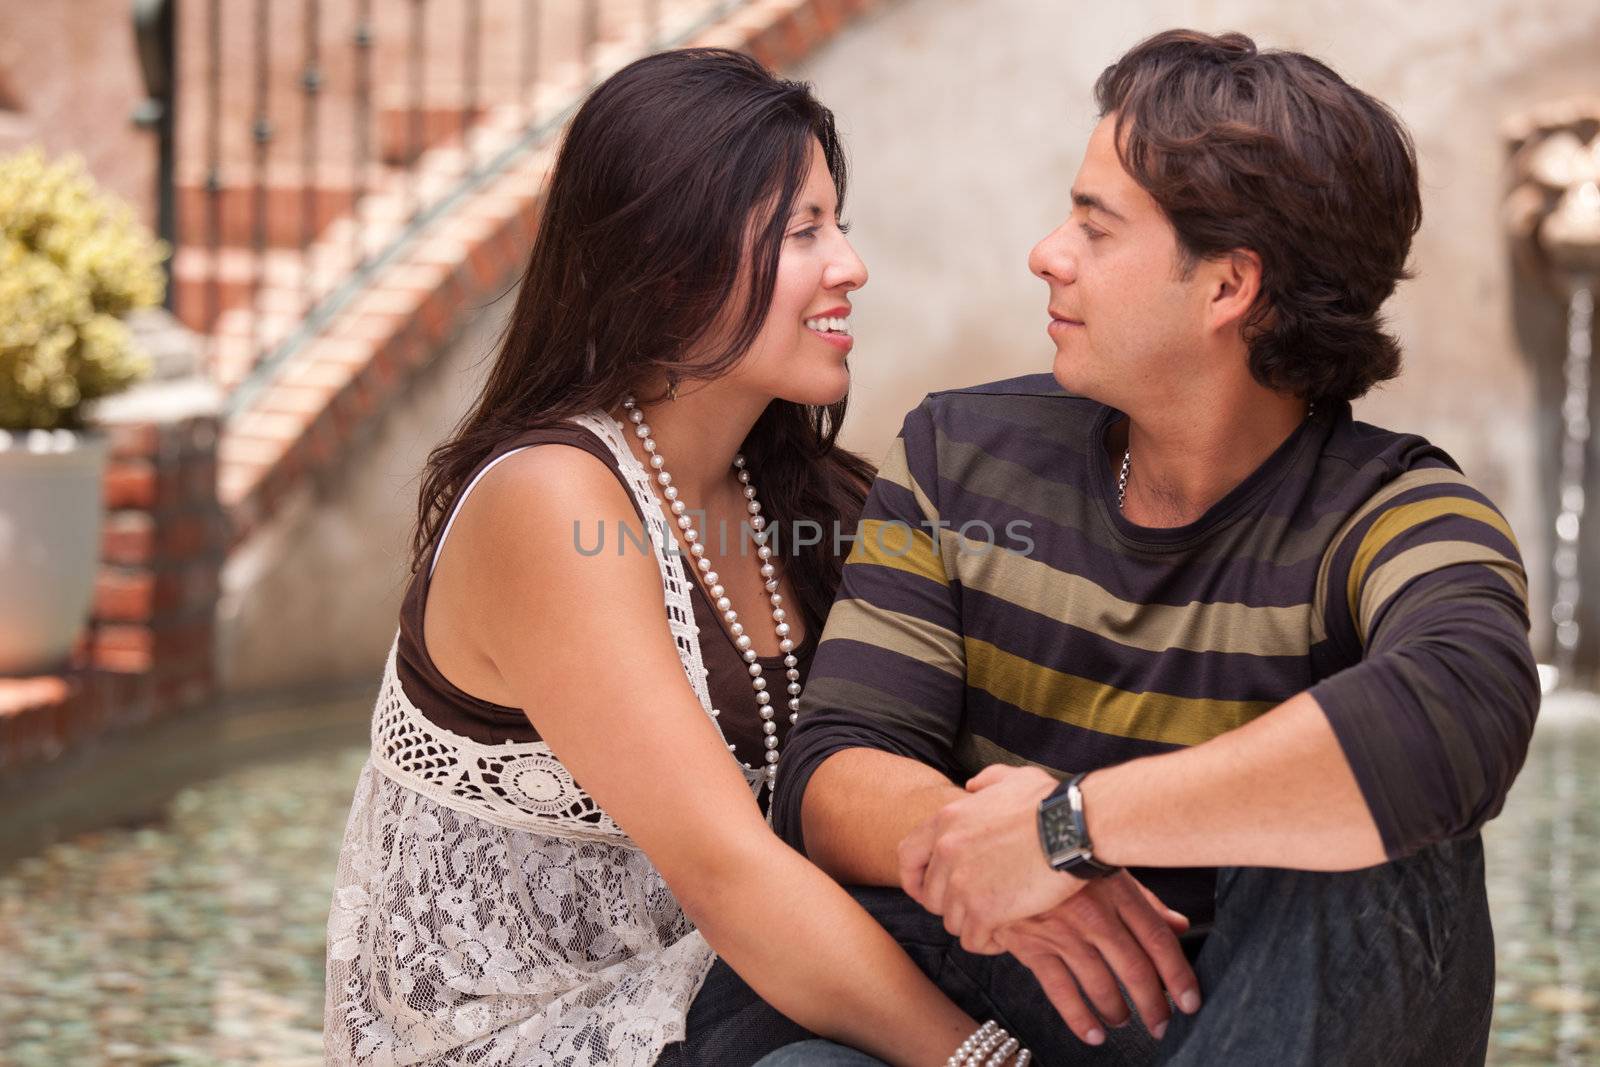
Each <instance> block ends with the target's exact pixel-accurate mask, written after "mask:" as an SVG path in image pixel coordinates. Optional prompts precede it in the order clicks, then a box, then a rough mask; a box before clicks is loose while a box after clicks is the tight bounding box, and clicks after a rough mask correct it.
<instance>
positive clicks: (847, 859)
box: [800, 748, 966, 886]
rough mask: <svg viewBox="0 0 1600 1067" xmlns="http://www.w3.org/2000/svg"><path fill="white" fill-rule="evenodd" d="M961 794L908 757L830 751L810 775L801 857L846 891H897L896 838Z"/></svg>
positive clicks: (962, 793)
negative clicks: (852, 887)
mask: <svg viewBox="0 0 1600 1067" xmlns="http://www.w3.org/2000/svg"><path fill="white" fill-rule="evenodd" d="M965 795H966V793H965V791H964V790H962V788H961V787H960V786H958V785H955V784H953V783H952V782H951V781H950V779H948V778H946V777H945V776H944V775H942V774H940V773H939V772H938V771H936V770H934V769H933V768H932V767H929V766H928V765H927V764H925V763H919V762H918V761H916V760H914V759H908V758H906V757H905V756H897V755H894V754H893V753H890V752H880V751H878V750H877V749H870V748H847V749H844V750H843V751H840V752H836V753H834V754H833V755H831V756H829V757H828V758H827V759H826V760H824V761H823V762H822V764H821V765H820V766H819V767H817V769H816V771H815V772H813V774H812V776H811V781H810V782H809V783H807V785H806V792H805V797H804V798H803V799H802V801H801V807H800V817H801V822H802V825H803V826H804V828H805V841H806V855H807V856H808V857H809V858H810V859H811V861H812V862H813V863H815V864H816V865H817V866H818V867H821V868H822V869H823V870H824V871H827V872H828V873H829V874H830V875H832V876H833V878H834V879H835V880H836V881H838V882H841V883H844V884H846V885H886V886H897V885H899V884H900V867H899V861H898V859H897V857H896V852H895V850H896V849H897V848H898V847H899V845H900V841H901V839H902V838H904V837H905V836H906V834H908V833H910V832H911V830H912V828H913V827H915V826H917V825H918V824H919V823H921V822H922V821H923V820H924V819H926V818H928V817H929V816H930V815H932V814H933V813H934V812H936V811H938V810H939V809H940V808H941V807H943V806H944V805H945V804H948V803H949V802H950V801H952V800H958V799H960V798H961V797H963V796H965Z"/></svg>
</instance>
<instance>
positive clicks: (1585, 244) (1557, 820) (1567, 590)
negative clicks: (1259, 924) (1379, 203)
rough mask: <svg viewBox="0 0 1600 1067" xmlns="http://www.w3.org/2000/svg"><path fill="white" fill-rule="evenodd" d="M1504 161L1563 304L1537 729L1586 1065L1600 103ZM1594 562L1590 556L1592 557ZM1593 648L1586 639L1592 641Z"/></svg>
mask: <svg viewBox="0 0 1600 1067" xmlns="http://www.w3.org/2000/svg"><path fill="white" fill-rule="evenodd" d="M1519 125H1520V126H1521V128H1520V129H1519V130H1517V131H1516V132H1514V133H1513V137H1512V139H1513V146H1514V153H1513V157H1512V165H1513V168H1514V171H1515V172H1516V176H1517V178H1518V180H1519V181H1520V183H1521V184H1520V185H1518V186H1517V187H1516V188H1515V189H1514V190H1513V192H1512V194H1511V197H1510V198H1509V199H1508V208H1509V222H1510V224H1511V230H1512V235H1513V239H1514V247H1515V248H1516V250H1517V252H1518V253H1519V255H1518V258H1519V260H1520V263H1521V266H1522V267H1523V271H1524V273H1525V274H1528V275H1531V276H1534V277H1537V278H1539V279H1540V280H1541V281H1543V282H1544V284H1545V287H1546V288H1547V289H1553V290H1554V291H1555V292H1557V293H1559V294H1561V295H1562V296H1564V297H1565V299H1566V323H1565V325H1566V331H1565V333H1566V359H1565V362H1564V364H1563V367H1562V377H1563V383H1562V384H1563V391H1562V394H1561V406H1560V420H1561V429H1562V437H1561V445H1560V449H1559V451H1558V452H1557V456H1556V460H1557V462H1556V465H1557V468H1558V469H1557V481H1556V494H1557V495H1556V517H1555V531H1554V532H1555V541H1554V545H1553V548H1552V552H1551V568H1552V571H1553V577H1554V589H1553V595H1552V597H1551V604H1550V621H1551V623H1552V625H1553V636H1554V641H1553V660H1554V662H1553V664H1552V667H1553V669H1552V670H1549V671H1543V669H1541V671H1542V673H1545V675H1546V682H1547V696H1546V698H1545V706H1544V709H1543V713H1542V716H1541V717H1542V720H1543V721H1542V726H1541V729H1542V730H1543V731H1544V732H1546V733H1548V732H1550V731H1555V732H1556V734H1557V737H1556V744H1555V745H1554V746H1553V749H1552V751H1551V757H1550V761H1549V764H1548V768H1547V770H1548V774H1549V785H1550V788H1551V793H1552V799H1553V801H1554V804H1553V805H1552V809H1551V813H1550V839H1549V868H1548V873H1549V882H1548V887H1549V898H1548V899H1549V923H1550V926H1549V929H1550V935H1551V942H1552V944H1551V948H1552V955H1553V956H1554V963H1555V968H1554V975H1553V977H1554V980H1555V989H1556V995H1555V997H1554V998H1553V1000H1550V1001H1548V1003H1550V1006H1551V1007H1553V1008H1554V1009H1555V1010H1556V1011H1557V1013H1558V1019H1557V1020H1556V1025H1555V1028H1554V1029H1555V1033H1554V1042H1553V1044H1554V1047H1553V1049H1551V1051H1552V1052H1553V1053H1554V1057H1555V1062H1556V1063H1557V1064H1558V1065H1559V1067H1578V1065H1579V1064H1580V1063H1583V1062H1587V1057H1588V1054H1589V1051H1591V1050H1592V1047H1593V1046H1592V1045H1590V1043H1589V1040H1588V1038H1589V1030H1590V1022H1589V1015H1588V1005H1589V999H1590V997H1589V994H1588V992H1587V991H1586V989H1585V984H1586V983H1585V978H1586V973H1585V972H1586V962H1585V958H1584V953H1583V951H1582V949H1581V947H1580V943H1581V942H1582V941H1583V940H1584V939H1585V937H1586V935H1585V933H1584V931H1583V929H1582V927H1583V924H1584V921H1585V920H1586V919H1587V918H1588V914H1587V908H1588V903H1587V902H1586V901H1585V899H1584V893H1583V882H1584V878H1585V877H1586V876H1585V874H1584V872H1583V871H1581V870H1579V869H1577V865H1576V864H1575V863H1574V858H1575V857H1576V856H1578V855H1579V854H1580V852H1581V850H1582V847H1583V844H1584V842H1583V841H1582V839H1581V838H1582V832H1583V828H1582V827H1580V825H1579V821H1580V818H1581V817H1582V814H1581V808H1582V805H1583V803H1584V801H1583V799H1582V795H1583V793H1584V792H1585V790H1583V789H1582V788H1580V786H1582V784H1583V783H1582V782H1581V781H1580V768H1579V766H1578V757H1577V755H1576V752H1577V749H1578V745H1577V744H1576V742H1577V740H1578V734H1579V732H1580V731H1582V730H1585V729H1591V730H1592V728H1593V725H1594V723H1593V720H1594V717H1595V708H1596V706H1597V698H1596V696H1595V695H1594V693H1592V692H1589V691H1587V690H1588V688H1589V687H1588V686H1586V685H1585V684H1584V683H1585V681H1586V680H1591V676H1592V672H1593V670H1594V667H1595V663H1594V662H1593V659H1594V656H1593V654H1592V650H1591V649H1589V648H1587V647H1585V646H1584V645H1583V644H1582V641H1583V636H1584V631H1583V625H1582V617H1581V616H1580V613H1579V608H1580V604H1581V596H1582V590H1583V586H1582V582H1583V577H1584V566H1583V564H1584V560H1585V553H1584V551H1583V539H1582V535H1583V519H1584V511H1585V506H1586V503H1587V486H1588V478H1589V470H1588V468H1589V462H1588V459H1589V438H1590V435H1591V430H1592V426H1591V419H1590V382H1591V364H1592V361H1593V356H1594V295H1595V289H1596V285H1597V280H1600V101H1588V102H1574V101H1568V102H1564V103H1561V104H1557V105H1554V106H1553V107H1551V108H1547V109H1545V110H1544V112H1543V113H1542V114H1541V115H1537V116H1534V117H1532V118H1531V119H1528V120H1523V121H1521V122H1520V123H1519ZM1591 555H1592V554H1591ZM1591 641H1592V638H1591Z"/></svg>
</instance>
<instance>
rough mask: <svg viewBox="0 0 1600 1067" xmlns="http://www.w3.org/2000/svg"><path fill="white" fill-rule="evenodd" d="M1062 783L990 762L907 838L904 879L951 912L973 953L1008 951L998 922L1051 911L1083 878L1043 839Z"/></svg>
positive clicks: (912, 892) (920, 898)
mask: <svg viewBox="0 0 1600 1067" xmlns="http://www.w3.org/2000/svg"><path fill="white" fill-rule="evenodd" d="M1056 785H1057V782H1056V780H1055V779H1054V778H1052V777H1051V776H1050V775H1048V774H1046V773H1045V772H1044V771H1042V770H1039V769H1038V768H1036V767H1007V766H1004V765H1000V764H996V765H994V766H991V767H988V768H986V769H985V770H984V771H983V772H982V773H981V774H979V775H978V776H977V777H975V778H973V779H972V780H971V781H970V782H968V783H967V791H968V793H969V794H970V795H969V796H967V797H964V798H962V799H961V800H957V801H953V802H952V803H949V804H946V805H945V806H944V807H943V808H940V809H939V811H938V812H937V813H936V814H935V815H934V816H933V817H932V818H930V819H928V820H927V821H926V822H924V823H923V824H922V825H920V826H918V827H917V828H916V829H915V830H913V831H911V833H910V834H909V835H907V837H906V839H905V840H904V841H902V842H901V843H900V852H899V855H900V884H901V886H902V888H904V889H905V891H906V893H907V894H908V895H909V896H910V897H911V898H912V899H913V900H915V901H916V902H917V903H919V904H921V905H922V906H923V907H924V908H926V909H927V910H928V911H930V912H932V913H934V914H935V915H942V916H944V926H945V929H946V930H948V931H950V933H951V934H953V935H955V936H956V937H959V938H960V939H961V947H962V948H964V949H966V950H967V951H968V952H982V953H989V954H994V953H998V952H1001V951H1003V949H1002V948H1001V946H1000V945H999V944H998V943H997V942H996V941H995V939H994V934H995V931H996V929H997V928H999V927H1001V926H1004V925H1006V924H1008V923H1013V922H1017V921H1019V920H1021V919H1027V918H1031V917H1032V916H1035V915H1038V914H1040V913H1042V912H1046V911H1049V910H1050V909H1051V908H1054V907H1056V906H1057V905H1058V904H1060V903H1062V902H1063V901H1065V900H1066V899H1067V898H1069V897H1071V896H1072V895H1073V894H1074V893H1077V892H1078V891H1079V890H1081V889H1082V888H1083V886H1084V882H1083V880H1082V879H1079V878H1075V877H1073V876H1072V875H1070V874H1065V873H1063V872H1061V871H1057V870H1053V869H1052V868H1051V867H1050V864H1049V861H1048V860H1047V859H1046V857H1045V854H1044V850H1043V849H1042V848H1041V847H1040V845H1039V831H1038V821H1037V820H1038V811H1039V802H1040V801H1041V800H1043V799H1044V798H1045V797H1047V796H1049V795H1050V793H1051V792H1052V791H1054V789H1055V788H1056Z"/></svg>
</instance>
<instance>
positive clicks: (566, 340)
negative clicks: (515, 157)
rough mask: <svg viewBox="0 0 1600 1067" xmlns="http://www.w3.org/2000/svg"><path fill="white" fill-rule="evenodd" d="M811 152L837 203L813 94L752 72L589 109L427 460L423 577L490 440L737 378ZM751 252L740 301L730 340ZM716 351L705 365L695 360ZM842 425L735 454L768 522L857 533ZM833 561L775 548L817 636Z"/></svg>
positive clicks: (765, 432)
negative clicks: (487, 343)
mask: <svg viewBox="0 0 1600 1067" xmlns="http://www.w3.org/2000/svg"><path fill="white" fill-rule="evenodd" d="M813 140H815V141H817V142H820V143H821V145H822V150H823V153H824V155H825V157H826V159H827V162H828V170H829V173H830V174H831V176H832V178H833V183H834V187H835V189H836V190H837V191H838V194H839V202H840V204H841V205H842V204H843V202H844V190H845V160H844V152H843V149H842V147H841V146H840V144H839V138H838V134H837V133H836V132H835V129H834V122H833V114H832V112H830V111H829V110H828V109H827V108H825V107H823V106H822V105H821V104H820V103H818V102H817V100H816V99H815V98H814V97H813V96H812V95H811V91H810V89H809V87H808V86H806V85H803V84H800V83H796V82H791V81H785V80H783V79H780V78H775V77H773V76H772V75H771V74H770V73H768V72H767V71H766V70H765V69H763V68H762V66H761V65H760V64H759V63H757V62H756V61H755V60H754V59H751V58H750V57H749V56H746V55H742V54H740V53H737V52H729V51H723V50H720V49H683V50H679V51H672V52H662V53H658V54H656V55H652V56H647V57H645V58H643V59H640V60H637V61H636V62H634V63H631V64H629V65H628V66H627V67H624V68H623V69H622V70H620V71H618V72H617V73H616V74H614V75H612V76H611V77H610V78H607V79H606V80H605V81H604V82H603V83H601V84H600V85H599V86H598V87H597V88H596V89H595V90H594V92H593V93H591V94H590V96H589V98H588V99H587V100H586V101H585V102H584V104H583V106H582V107H581V108H580V109H579V110H578V113H577V115H576V116H575V117H574V118H573V120H572V124H571V126H570V127H569V128H568V130H567V134H566V138H565V141H564V143H563V144H562V147H561V152H560V155H559V157H558V158H557V160H556V165H555V169H554V172H553V173H552V175H551V178H550V189H549V194H548V197H547V198H546V201H545V206H544V212H543V217H542V220H541V224H540V226H539V232H538V236H537V237H536V238H535V241H534V246H533V253H532V255H531V256H530V258H529V261H528V267H527V270H526V271H525V273H524V275H523V279H522V284H521V291H520V292H519V294H518V296H517V303H516V307H515V309H514V310H513V312H512V315H511V320H510V323H509V324H508V326H507V329H506V333H505V336H504V338H503V340H502V342H501V344H500V350H499V355H498V357H497V358H496V360H495V364H494V368H493V370H492V371H491V372H490V374H489V378H488V381H487V382H486V383H485V384H484V388H483V392H482V394H481V395H480V396H479V398H478V401H477V404H476V405H475V406H474V407H473V409H472V410H471V411H470V412H469V413H468V414H467V416H466V417H465V418H464V419H463V420H462V421H461V423H460V425H459V426H457V427H456V430H455V432H454V433H453V434H452V435H451V437H450V439H449V440H448V441H446V442H445V443H444V444H442V445H440V446H438V447H437V448H435V449H434V450H433V452H432V453H431V454H430V455H429V457H428V463H427V467H426V470H425V472H424V475H423V479H422V490H421V493H420V496H419V499H418V502H417V525H416V530H415V532H414V535H413V539H412V553H413V555H412V567H413V569H414V570H415V569H417V568H419V567H421V566H423V565H424V562H425V560H426V559H427V556H428V551H429V548H430V546H431V545H432V544H433V543H434V539H435V538H436V537H437V536H438V533H439V529H440V527H441V525H442V524H443V522H444V519H445V517H446V516H448V515H449V513H450V511H451V508H452V507H453V506H454V504H455V501H456V498H457V496H458V495H459V494H460V492H461V490H462V488H463V487H464V486H465V485H466V483H467V480H468V479H469V478H470V477H471V476H472V474H473V472H474V471H475V470H476V469H477V468H478V467H479V466H480V465H481V464H482V463H483V461H484V460H485V459H486V458H488V456H489V454H490V452H491V451H493V449H494V448H495V447H496V446H497V445H499V444H500V443H501V442H503V441H505V440H506V439H508V438H510V437H513V436H515V435H516V434H518V433H521V432H523V431H525V430H529V429H533V428H536V427H543V426H551V425H554V424H556V423H559V422H561V421H562V420H564V419H567V418H569V417H571V416H573V415H577V414H580V413H582V412H586V411H593V410H596V409H600V410H611V409H613V408H614V407H615V406H616V405H617V404H618V403H620V402H621V400H622V398H623V397H624V396H625V395H627V394H628V393H629V392H636V391H638V390H639V389H640V388H641V387H642V385H643V384H644V383H645V382H648V381H659V380H660V379H661V377H663V375H668V376H671V377H673V378H676V379H677V380H686V379H710V378H715V377H717V376H719V375H721V374H724V373H726V372H727V371H728V370H729V369H730V368H731V367H732V366H733V365H734V364H735V363H737V362H738V360H739V359H740V357H742V356H743V355H744V353H745V352H746V351H747V350H748V349H749V348H750V346H751V344H752V343H753V342H754V341H755V338H756V335H757V334H758V333H759V332H760V330H761V325H762V323H763V321H764V320H765V318H766V314H767V309H768V307H769V306H770V304H771V301H772V292H773V286H774V283H775V280H776V277H777V270H778V255H779V252H780V251H781V249H782V242H783V235H784V231H785V229H786V222H787V219H788V218H789V216H790V213H791V211H792V210H793V204H794V200H795V197H796V196H797V195H798V193H799V190H800V187H801V186H802V185H803V183H804V182H805V179H806V176H807V173H808V171H809V169H810V164H811V152H812V147H811V146H812V142H813ZM747 242H748V244H749V253H748V263H749V273H748V277H747V278H746V279H745V281H746V282H747V284H746V285H745V286H744V292H745V293H746V294H747V296H746V298H745V299H744V301H743V307H742V308H740V309H737V311H738V314H737V315H736V316H733V322H734V324H735V325H734V328H733V329H732V330H731V331H727V332H726V334H724V333H723V332H721V330H725V324H726V323H727V321H728V320H729V318H730V315H729V312H730V311H732V310H734V309H729V308H727V307H726V305H727V303H728V301H729V300H730V299H732V297H733V294H734V293H735V292H736V291H738V290H739V289H740V286H739V282H740V277H739V274H740V264H741V263H743V262H746V244H747ZM719 328H720V330H719ZM713 331H719V332H717V333H715V334H714V333H713ZM721 336H726V340H725V341H723V342H722V343H720V344H717V343H716V339H717V337H721ZM708 345H715V350H714V351H712V352H711V353H710V356H709V358H706V357H705V356H704V349H705V348H706V346H708ZM691 354H692V355H694V357H695V360H694V363H693V364H692V365H690V364H688V363H687V362H686V359H687V358H688V357H690V356H691ZM844 413H845V401H843V400H841V401H839V402H838V403H836V404H830V405H828V406H827V407H812V406H807V405H802V404H795V403H790V402H788V401H781V400H777V401H774V402H773V403H772V404H770V405H769V406H768V407H767V409H766V411H765V412H763V413H762V415H761V417H760V418H759V419H757V420H756V424H755V426H754V427H753V428H752V429H751V431H750V435H749V437H748V438H746V440H745V442H744V453H745V455H746V457H747V458H748V459H749V461H750V466H751V469H753V470H755V471H757V472H758V473H759V476H760V479H761V496H762V505H763V513H764V514H765V515H767V516H768V517H769V519H770V520H772V521H775V522H777V523H780V524H788V523H792V522H794V521H796V520H799V519H809V520H811V521H813V522H817V523H820V524H821V525H822V527H823V528H824V530H827V531H830V534H831V530H832V528H833V526H832V524H834V523H836V522H837V523H843V524H845V525H847V526H849V527H852V528H853V526H854V523H855V521H856V518H857V515H858V514H859V512H860V509H861V504H862V502H863V498H864V496H865V492H866V485H867V483H868V482H870V480H871V478H872V467H871V465H870V464H868V463H867V462H866V461H865V460H863V459H862V458H861V457H859V456H857V455H855V454H853V453H851V452H848V451H846V450H845V449H842V448H839V447H837V446H836V444H835V438H836V437H837V435H838V432H839V427H840V424H841V422H842V421H843V419H844ZM851 532H853V530H852V531H851ZM789 540H798V539H797V538H792V539H789ZM834 544H835V540H834V538H833V537H832V536H831V535H829V534H825V535H824V537H823V539H822V543H821V544H819V545H816V546H807V547H804V548H791V547H789V545H788V542H787V541H785V540H784V539H783V538H782V536H781V534H780V547H781V548H782V550H783V554H784V557H785V565H786V567H787V569H788V575H789V578H790V581H791V583H792V584H793V586H794V592H795V595H796V596H797V597H798V598H799V601H800V605H799V606H800V609H801V612H802V614H803V616H804V618H805V621H806V624H807V627H808V630H809V631H810V632H813V633H815V632H817V630H818V629H819V628H820V627H821V625H822V622H823V620H824V619H825V618H826V617H827V613H828V608H829V606H830V605H831V604H832V600H833V594H834V591H835V589H836V588H837V587H838V584H839V573H840V568H841V565H842V561H841V560H840V559H839V557H838V555H837V553H836V552H835V551H834Z"/></svg>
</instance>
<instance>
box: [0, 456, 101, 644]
mask: <svg viewBox="0 0 1600 1067" xmlns="http://www.w3.org/2000/svg"><path fill="white" fill-rule="evenodd" d="M105 462H106V441H105V439H104V438H103V437H100V436H98V435H94V434H78V433H70V432H68V431H66V430H51V431H43V430H36V431H30V432H22V433H7V432H6V431H4V430H0V674H10V675H17V674H44V673H48V672H51V671H55V670H59V669H60V668H61V666H62V665H63V663H65V661H66V659H67V656H68V654H69V653H70V652H71V650H72V645H73V642H74V641H76V640H77V638H78V634H79V633H80V632H81V631H82V630H83V626H84V623H86V622H87V621H88V618H89V605H90V603H91V602H92V600H93V598H94V582H95V576H96V574H97V573H98V572H99V569H100V528H101V518H102V514H103V511H104V509H103V508H102V506H101V492H102V490H101V479H102V477H103V475H104V473H105Z"/></svg>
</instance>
